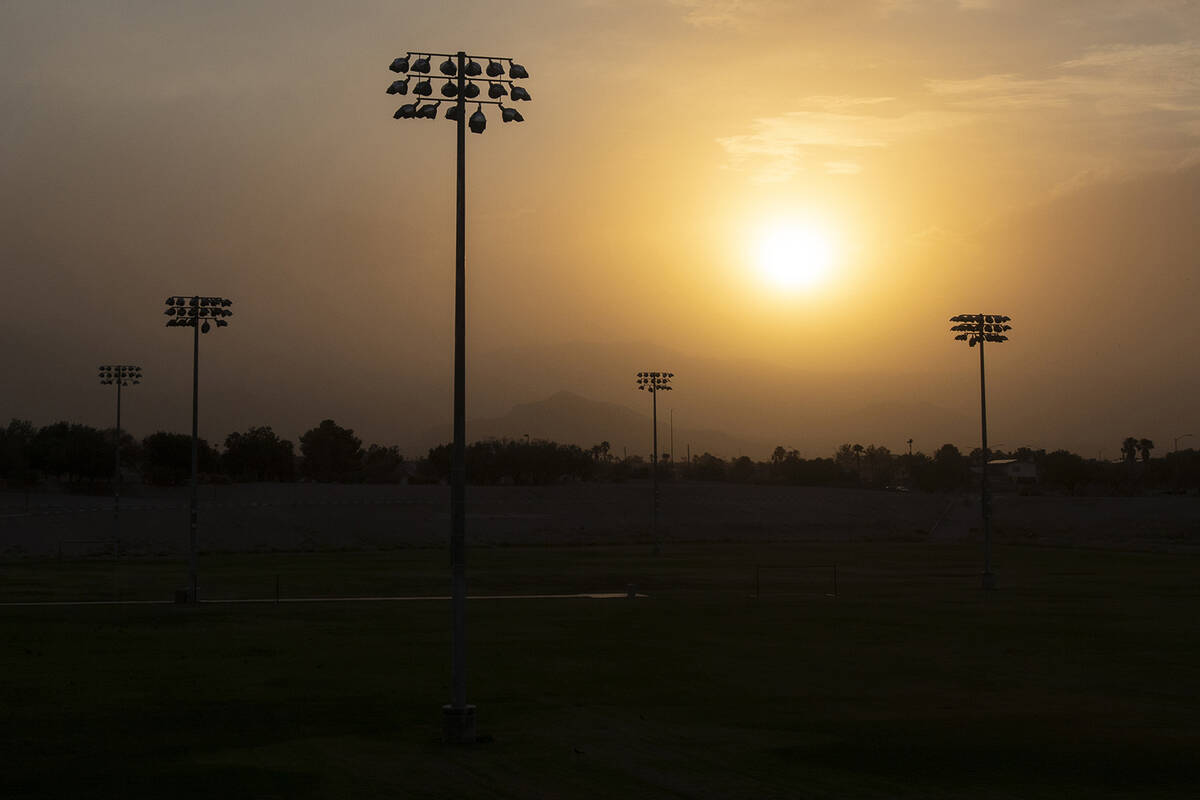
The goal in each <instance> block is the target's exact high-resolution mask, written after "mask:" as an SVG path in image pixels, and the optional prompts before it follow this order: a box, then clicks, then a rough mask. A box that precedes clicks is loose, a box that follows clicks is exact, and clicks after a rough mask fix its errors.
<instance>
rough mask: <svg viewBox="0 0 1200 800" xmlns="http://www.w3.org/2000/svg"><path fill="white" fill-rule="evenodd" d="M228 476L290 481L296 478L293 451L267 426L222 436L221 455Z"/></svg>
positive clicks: (290, 444) (254, 479) (294, 454)
mask: <svg viewBox="0 0 1200 800" xmlns="http://www.w3.org/2000/svg"><path fill="white" fill-rule="evenodd" d="M221 460H222V463H223V464H224V466H225V472H226V474H228V475H229V476H230V477H231V478H234V479H238V480H251V481H272V480H274V481H290V480H293V479H294V478H295V477H296V452H295V450H294V449H293V447H292V443H291V442H290V441H288V440H287V439H280V438H279V436H278V435H276V433H275V431H273V430H271V426H270V425H265V426H263V427H260V428H250V429H249V430H248V431H246V432H245V433H237V432H234V433H231V434H229V435H228V436H226V437H225V453H224V455H223V456H222V458H221Z"/></svg>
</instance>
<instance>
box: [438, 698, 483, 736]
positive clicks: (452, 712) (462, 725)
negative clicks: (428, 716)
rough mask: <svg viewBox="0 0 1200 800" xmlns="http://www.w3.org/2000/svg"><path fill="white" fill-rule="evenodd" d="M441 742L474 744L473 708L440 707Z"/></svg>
mask: <svg viewBox="0 0 1200 800" xmlns="http://www.w3.org/2000/svg"><path fill="white" fill-rule="evenodd" d="M442 741H444V742H445V743H446V744H475V741H476V736H475V706H472V705H466V706H458V707H456V706H451V705H445V706H442Z"/></svg>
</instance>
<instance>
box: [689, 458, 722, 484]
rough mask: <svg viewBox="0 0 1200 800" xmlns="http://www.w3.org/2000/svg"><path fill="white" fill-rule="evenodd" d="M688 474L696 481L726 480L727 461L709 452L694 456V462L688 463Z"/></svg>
mask: <svg viewBox="0 0 1200 800" xmlns="http://www.w3.org/2000/svg"><path fill="white" fill-rule="evenodd" d="M686 474H687V477H689V478H691V479H692V480H696V481H723V480H725V462H724V461H723V460H722V459H720V458H717V457H716V456H714V455H713V454H712V453H707V452H706V453H703V454H701V455H698V456H692V463H691V464H689V465H688V471H687V473H686Z"/></svg>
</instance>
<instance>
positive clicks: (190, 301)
mask: <svg viewBox="0 0 1200 800" xmlns="http://www.w3.org/2000/svg"><path fill="white" fill-rule="evenodd" d="M166 302H167V308H166V310H165V311H163V313H164V314H166V315H167V316H168V317H170V319H168V320H167V327H168V328H191V329H192V496H191V500H190V501H189V503H188V520H189V521H188V602H189V603H199V602H200V594H199V585H198V583H197V577H196V572H197V569H196V558H197V555H196V551H197V543H196V493H197V491H198V489H197V487H198V486H199V482H200V479H199V474H200V444H199V443H200V438H199V434H198V430H199V420H200V334H202V333H208V332H209V331H210V330H212V329H213V327H214V326H215V327H217V328H224V327H226V326H227V325H229V320H228V319H227V317H231V316H233V312H232V311H230V310H229V307H230V306H231V305H233V301H232V300H227V299H225V298H224V297H203V296H201V295H192V296H191V297H184V296H180V295H172V296H171V297H168V298H167V301H166Z"/></svg>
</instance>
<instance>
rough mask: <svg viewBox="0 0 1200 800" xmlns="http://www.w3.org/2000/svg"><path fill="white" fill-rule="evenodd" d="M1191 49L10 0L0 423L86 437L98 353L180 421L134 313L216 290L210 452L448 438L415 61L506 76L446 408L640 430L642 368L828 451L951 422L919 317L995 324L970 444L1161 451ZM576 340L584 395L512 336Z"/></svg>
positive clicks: (1180, 387) (171, 364) (447, 187)
mask: <svg viewBox="0 0 1200 800" xmlns="http://www.w3.org/2000/svg"><path fill="white" fill-rule="evenodd" d="M1198 42H1200V8H1198V6H1197V4H1196V3H1195V2H1184V1H1182V0H1180V1H1175V0H1157V1H1155V0H1141V1H1139V2H1107V1H1106V0H1087V1H1086V2H1055V3H1044V2H1032V1H1030V2H1016V1H1014V2H1002V0H991V1H989V0H959V1H958V2H954V1H952V0H946V1H945V2H932V1H931V2H920V0H909V1H908V2H905V1H904V0H889V1H885V0H872V1H871V2H867V1H866V0H863V1H861V2H858V1H856V0H840V1H838V2H835V1H834V0H824V1H819V0H813V1H811V2H770V1H766V0H764V1H763V2H755V1H754V0H743V1H742V2H738V0H723V1H719V0H712V1H707V0H667V1H665V2H649V1H646V0H644V1H642V2H634V1H633V0H612V1H610V2H606V1H605V0H589V1H587V2H563V1H561V0H559V1H556V2H519V1H517V2H510V3H507V4H503V5H499V4H492V3H422V4H415V3H414V4H407V3H394V2H392V3H350V4H337V6H336V7H335V6H333V5H332V4H296V3H255V4H250V5H249V7H248V8H247V4H243V3H212V2H209V3H190V4H183V3H170V4H163V3H151V2H146V3H91V4H84V5H82V6H80V5H78V4H65V3H10V4H5V5H4V6H3V7H2V9H0V99H2V100H3V102H4V107H5V109H6V112H5V115H4V122H3V123H2V127H0V187H3V188H0V202H2V204H3V208H2V209H0V211H2V212H3V214H2V219H0V244H2V247H0V253H2V254H3V270H4V273H3V274H4V278H5V286H6V290H5V299H6V302H5V312H4V315H3V319H0V333H2V334H3V336H2V340H3V341H4V342H5V345H6V346H5V347H4V348H3V350H2V353H0V372H2V373H3V374H4V376H5V377H4V379H3V394H2V400H0V415H3V416H4V417H11V416H19V417H22V418H29V419H33V420H34V421H35V422H36V423H37V424H45V423H47V422H50V421H52V420H53V419H57V418H69V419H73V420H81V421H87V422H90V423H93V424H98V425H103V424H111V423H109V421H108V417H109V415H110V413H111V412H110V405H111V398H109V397H108V395H107V393H105V392H103V391H102V390H101V388H100V387H99V386H97V385H94V383H95V381H94V374H93V372H94V370H93V367H94V366H95V365H96V364H99V363H105V362H113V361H119V362H131V363H140V364H142V366H143V367H144V368H145V371H146V376H147V378H146V383H145V385H144V386H141V387H138V391H137V394H136V395H135V396H134V397H131V398H130V403H131V404H132V405H131V406H130V416H129V417H128V420H129V425H130V427H131V428H132V429H133V430H134V432H135V433H138V434H140V435H144V434H145V433H149V432H151V431H152V430H153V429H157V428H168V429H172V430H186V429H187V426H188V424H189V421H190V408H189V406H188V400H189V399H190V377H191V376H190V358H189V356H190V352H189V350H190V348H189V347H188V342H187V341H186V338H187V337H186V335H185V333H183V332H180V331H176V330H167V329H163V328H162V327H161V326H162V321H163V319H164V318H163V317H161V309H162V300H163V298H164V297H166V296H167V295H170V294H187V293H193V292H196V293H204V294H208V293H211V294H219V295H225V296H228V297H230V298H232V299H233V300H234V301H235V306H234V310H235V312H236V316H235V317H234V318H233V319H232V324H231V326H230V327H229V328H227V329H223V330H221V331H219V332H215V333H213V334H210V335H209V336H208V337H207V338H206V339H205V341H204V342H203V344H202V353H201V358H202V370H203V377H202V403H203V405H202V410H203V416H202V424H201V430H202V434H203V435H205V436H207V437H209V438H210V439H217V440H219V439H222V438H223V437H224V435H225V434H226V433H228V432H229V431H231V430H234V429H242V430H244V429H245V428H246V427H247V426H249V425H257V424H272V425H274V426H275V427H276V429H277V430H279V431H280V432H281V433H283V434H284V435H286V436H293V437H294V436H296V435H297V434H298V433H299V432H301V431H302V430H304V429H306V428H307V427H310V426H311V425H314V424H316V422H318V421H319V420H320V419H321V418H323V417H333V418H335V419H336V420H338V421H339V422H340V423H342V424H345V425H348V426H350V427H354V428H355V429H356V430H358V431H359V432H360V433H362V434H363V435H364V437H365V438H367V439H369V440H372V441H386V442H393V441H394V442H398V443H401V444H402V445H405V446H406V447H408V445H409V444H410V443H416V442H417V440H418V439H419V438H420V436H419V435H418V434H419V433H420V432H421V431H425V430H427V429H428V428H429V427H430V426H432V425H438V424H442V423H444V421H445V418H446V417H447V416H448V409H449V404H448V398H449V374H450V355H451V336H452V329H451V323H450V319H451V318H450V311H451V304H452V291H453V286H452V265H453V209H454V196H453V174H454V173H453V166H454V165H453V148H454V138H453V125H452V123H449V122H446V121H445V120H441V119H439V120H438V121H436V122H429V121H417V120H409V121H395V120H392V119H391V114H392V112H393V111H394V110H395V107H396V106H397V105H398V103H397V102H396V99H395V98H392V97H388V96H387V95H385V94H384V93H383V90H384V89H385V88H386V86H387V85H388V83H389V82H390V81H391V80H392V78H393V77H394V76H393V75H392V74H391V73H389V72H388V71H387V69H386V67H387V65H388V63H389V62H390V61H391V59H392V57H394V56H395V55H400V54H402V53H403V52H404V51H406V50H409V49H412V48H424V47H429V48H431V49H433V50H443V51H447V50H454V49H458V48H463V49H466V50H468V51H473V52H484V53H489V54H490V53H497V54H502V55H511V56H513V57H515V58H516V59H517V60H518V61H519V62H521V63H523V64H525V65H526V66H527V67H528V69H529V71H530V73H531V78H530V79H529V80H528V81H526V82H525V85H526V86H527V88H528V89H529V91H530V93H531V94H532V96H533V102H532V103H529V104H527V105H526V106H524V107H523V108H522V112H523V114H524V115H525V118H526V122H525V123H524V124H521V125H502V124H501V123H500V121H499V120H498V119H497V118H495V115H494V114H493V117H492V119H491V121H490V124H489V128H488V130H487V132H486V133H485V134H484V135H483V136H470V137H469V142H468V191H469V197H468V211H469V223H468V225H469V234H468V275H469V278H468V280H469V287H470V295H469V308H470V328H469V335H468V340H469V346H470V358H471V364H472V367H471V368H472V374H478V375H480V381H479V382H476V383H471V382H470V381H469V389H470V392H471V404H472V405H471V412H470V413H471V414H472V415H475V414H476V413H478V414H479V415H484V414H490V415H495V414H498V413H501V412H503V411H504V410H505V409H507V408H508V407H509V406H511V405H512V404H513V403H518V402H528V401H533V400H538V399H541V398H542V397H545V396H546V395H547V394H549V393H550V391H553V390H554V389H568V390H572V391H577V392H579V393H581V394H585V395H587V396H589V397H593V398H595V399H600V400H608V401H612V402H619V403H623V404H625V405H629V406H631V407H635V408H638V409H639V410H640V409H641V407H642V400H643V399H644V398H642V397H640V396H639V395H638V394H637V393H636V390H635V389H634V388H633V385H632V374H633V373H634V372H636V371H637V370H639V369H653V368H658V367H659V366H663V367H667V368H673V367H671V365H669V364H668V365H660V364H657V363H651V361H652V360H653V359H654V358H655V357H656V355H657V354H660V353H661V354H663V355H662V356H661V357H664V358H678V359H680V360H681V361H686V362H687V363H689V364H691V363H694V364H696V365H697V366H695V367H694V370H693V373H692V374H691V375H685V374H683V373H682V371H680V378H679V387H678V390H677V394H676V395H675V396H673V397H672V402H673V403H675V404H676V405H677V406H678V407H679V408H680V410H681V413H685V412H686V414H687V415H688V416H689V417H690V418H691V419H693V420H695V421H696V424H697V425H703V426H705V427H709V428H717V429H723V430H728V431H731V432H733V433H737V434H741V435H745V436H747V437H752V438H755V439H763V440H767V441H777V442H779V443H783V444H786V445H789V446H799V447H804V448H807V449H809V450H810V451H811V452H810V453H809V454H810V455H819V454H825V453H824V452H823V449H827V448H829V447H830V444H831V443H836V441H840V440H847V439H854V438H855V431H854V430H852V429H839V430H829V429H828V428H829V426H828V425H826V424H825V423H824V421H826V417H828V418H829V419H832V418H833V417H837V418H838V419H842V418H843V417H844V416H845V415H846V413H847V411H848V409H850V408H852V407H855V406H856V405H857V406H870V405H873V404H877V403H885V402H895V403H907V402H913V403H921V402H927V403H933V404H935V405H937V406H939V407H941V408H945V409H949V410H952V411H954V412H955V413H960V414H963V415H970V414H973V413H974V409H975V407H976V406H975V404H976V403H977V394H976V391H977V386H976V384H975V383H974V381H975V380H976V379H977V371H976V370H977V364H976V362H975V361H974V360H973V356H974V353H971V352H968V351H967V349H966V348H965V347H962V346H960V345H958V344H957V343H954V342H953V341H952V340H951V339H950V335H949V333H948V330H947V329H948V323H947V322H946V319H947V318H948V317H949V316H950V315H952V314H955V313H962V312H975V311H988V312H990V311H995V312H997V313H1006V314H1009V315H1011V316H1012V317H1013V319H1014V323H1013V324H1014V331H1013V338H1012V341H1011V342H1009V343H1007V344H1005V345H1004V346H1003V347H1001V348H997V349H996V350H995V351H993V352H994V356H992V357H991V358H990V359H989V381H990V388H991V390H992V392H993V393H994V394H992V395H990V398H991V409H992V413H993V414H994V420H993V431H994V433H993V438H994V440H995V441H1002V442H1005V443H1008V444H1009V445H1010V446H1016V445H1018V444H1031V445H1035V446H1044V447H1059V446H1066V447H1071V448H1074V449H1077V450H1080V451H1084V452H1086V453H1087V454H1089V455H1094V454H1095V453H1094V452H1093V451H1095V450H1098V449H1100V448H1105V447H1107V448H1110V450H1111V453H1110V455H1113V454H1115V453H1116V450H1117V448H1118V447H1119V442H1120V440H1121V439H1122V438H1124V437H1125V436H1127V435H1135V436H1138V437H1141V436H1149V437H1151V438H1153V439H1155V440H1156V441H1157V442H1158V443H1159V445H1160V446H1162V445H1164V444H1168V445H1169V443H1170V439H1171V438H1172V437H1173V436H1176V435H1179V434H1181V433H1184V432H1188V431H1190V430H1192V428H1193V427H1196V428H1200V425H1197V424H1195V415H1194V403H1192V401H1191V399H1190V398H1191V397H1192V396H1194V394H1195V392H1196V390H1197V389H1200V386H1197V383H1198V382H1200V381H1197V378H1196V377H1195V367H1194V364H1193V363H1192V360H1191V359H1190V358H1189V356H1190V354H1191V352H1193V351H1194V350H1195V347H1196V345H1197V344H1198V341H1197V340H1198V339H1200V336H1198V334H1197V326H1196V325H1195V323H1194V321H1193V319H1194V317H1193V310H1194V306H1195V304H1196V299H1197V289H1196V285H1195V277H1194V275H1195V271H1196V270H1195V253H1196V252H1197V244H1200V242H1197V238H1198V237H1197V233H1196V228H1197V226H1196V225H1195V222H1194V220H1195V219H1196V218H1197V214H1196V212H1197V211H1198V210H1200V209H1198V208H1197V206H1198V205H1200V167H1198V166H1197V154H1198V153H1200V79H1198V78H1197V76H1198V75H1200V45H1198ZM799 223H803V224H805V225H808V226H809V227H812V228H816V229H818V230H821V231H825V232H826V233H827V235H828V236H829V237H830V238H831V239H832V240H833V242H834V249H835V252H836V257H835V259H834V263H833V265H832V268H831V273H830V275H829V276H828V278H827V279H826V280H824V281H822V282H820V283H819V285H817V286H814V287H811V288H809V289H807V290H803V291H781V290H780V289H779V288H778V287H777V286H774V285H772V284H770V283H769V282H767V281H765V280H764V279H763V277H762V275H761V272H760V270H759V266H758V264H756V263H755V259H754V254H755V251H756V249H757V237H758V236H759V232H760V231H761V230H762V229H763V228H764V226H769V225H770V224H775V225H789V224H799ZM573 342H574V343H581V347H580V349H579V352H580V353H581V354H582V353H584V352H586V353H588V358H591V359H594V360H595V362H596V363H595V369H594V370H593V371H592V372H591V373H587V372H583V373H581V372H579V371H578V370H568V371H565V372H564V371H563V367H562V366H561V364H562V363H563V362H564V361H569V360H570V357H569V355H568V356H562V357H559V356H556V357H555V358H548V357H547V356H546V354H545V353H544V352H542V351H541V350H539V348H541V347H543V346H544V345H547V344H548V343H554V344H556V345H567V350H566V352H567V353H568V354H569V353H570V352H571V349H570V344H571V343H573ZM595 343H600V344H604V343H613V344H614V349H613V352H612V353H611V355H610V356H605V354H604V350H603V348H600V349H599V350H597V349H596V348H595V347H591V346H590V345H591V344H595ZM630 343H641V345H644V352H645V353H646V354H647V355H646V363H642V362H641V361H640V360H636V359H637V357H636V356H631V355H629V354H630V353H631V352H638V348H630V347H629V344H630ZM583 344H588V345H589V346H588V347H586V348H584V347H583V346H582V345H583ZM618 344H619V345H620V347H615V345H618ZM560 350H561V348H560ZM556 352H558V351H556ZM666 354H671V355H669V356H668V355H666ZM581 357H582V356H581ZM626 362H628V363H626ZM701 362H702V363H703V364H706V365H707V366H699V365H700V364H701ZM498 364H499V365H505V364H511V365H512V368H513V369H519V370H522V374H525V373H529V374H538V375H539V377H538V379H537V380H536V381H535V380H533V379H532V378H531V379H530V381H528V382H527V383H526V384H525V385H522V386H512V385H505V386H504V387H501V386H499V385H497V384H494V383H488V380H490V379H485V377H484V376H486V375H489V374H493V373H494V372H495V371H496V366H497V365H498ZM489 369H490V370H491V372H489ZM539 370H543V371H542V372H540V373H539ZM625 372H628V373H629V375H630V378H629V381H628V385H624V384H623V382H622V381H621V380H620V379H618V378H617V377H616V376H619V375H622V374H624V373H625ZM601 376H603V378H604V380H603V381H601V380H600V377H601ZM689 381H691V384H692V385H691V387H690V392H691V393H690V394H689V386H688V382H689ZM847 387H859V388H856V389H855V390H854V391H850V390H849V389H848V388H847ZM739 398H740V399H741V401H744V405H739V402H740V401H739ZM139 404H140V405H139ZM902 417H903V415H902V414H901V418H898V419H896V420H894V421H890V420H884V421H883V422H886V423H888V424H885V425H883V430H882V431H881V432H880V433H879V436H880V437H881V438H885V437H888V436H890V437H891V438H890V439H889V440H888V441H881V442H880V443H882V444H886V445H888V446H890V447H892V448H893V449H896V450H899V449H900V446H901V443H902V442H903V441H904V439H905V438H907V434H906V433H905V430H906V428H905V425H906V422H905V420H904V419H903V418H902ZM892 423H894V424H892ZM839 425H842V427H843V428H845V427H847V425H848V424H847V423H844V422H843V423H839ZM850 427H851V428H852V427H853V426H850ZM1197 433H1198V434H1200V431H1197ZM929 436H930V437H933V438H938V431H937V430H936V426H934V429H933V430H931V432H930V433H929ZM599 438H603V435H602V433H598V435H597V439H599ZM945 438H946V439H957V440H958V443H959V444H960V445H962V446H964V447H970V446H973V444H974V442H972V441H969V440H967V439H966V438H965V437H963V436H961V435H960V434H959V433H957V432H956V431H953V430H951V429H947V430H946V436H945ZM940 443H941V442H937V441H931V442H928V443H926V444H925V447H924V449H926V450H927V451H932V450H933V449H934V448H936V447H937V445H938V444H940ZM582 444H588V443H582ZM918 446H920V445H918Z"/></svg>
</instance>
